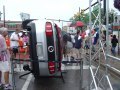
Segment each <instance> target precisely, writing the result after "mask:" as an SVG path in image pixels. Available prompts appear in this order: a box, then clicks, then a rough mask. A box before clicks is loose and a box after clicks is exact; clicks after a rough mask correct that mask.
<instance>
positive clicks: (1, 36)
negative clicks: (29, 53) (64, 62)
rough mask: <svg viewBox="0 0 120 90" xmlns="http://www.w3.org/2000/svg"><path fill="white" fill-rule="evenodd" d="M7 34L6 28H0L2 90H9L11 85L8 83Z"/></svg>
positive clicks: (8, 57)
mask: <svg viewBox="0 0 120 90" xmlns="http://www.w3.org/2000/svg"><path fill="white" fill-rule="evenodd" d="M7 34H8V32H7V28H4V27H2V28H0V87H2V86H4V90H8V89H9V90H11V89H12V87H11V85H10V84H9V71H10V53H9V50H8V49H7V45H6V41H5V37H6V36H7ZM2 73H4V81H5V83H4V84H3V83H2Z"/></svg>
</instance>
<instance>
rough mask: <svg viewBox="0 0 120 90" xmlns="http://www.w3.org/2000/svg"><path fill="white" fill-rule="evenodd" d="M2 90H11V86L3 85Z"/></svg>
mask: <svg viewBox="0 0 120 90" xmlns="http://www.w3.org/2000/svg"><path fill="white" fill-rule="evenodd" d="M4 90H12V86H11V85H10V84H8V85H4Z"/></svg>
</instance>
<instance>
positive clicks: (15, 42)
mask: <svg viewBox="0 0 120 90" xmlns="http://www.w3.org/2000/svg"><path fill="white" fill-rule="evenodd" d="M19 32H20V30H19V29H16V31H15V32H13V33H12V34H11V37H10V47H11V48H12V51H13V54H14V57H15V56H16V53H18V46H19V34H18V33H19Z"/></svg>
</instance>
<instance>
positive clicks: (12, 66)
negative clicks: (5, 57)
mask: <svg viewBox="0 0 120 90" xmlns="http://www.w3.org/2000/svg"><path fill="white" fill-rule="evenodd" d="M11 74H12V86H13V90H15V88H16V85H15V76H14V64H13V58H11Z"/></svg>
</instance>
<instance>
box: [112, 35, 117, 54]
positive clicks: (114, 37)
mask: <svg viewBox="0 0 120 90" xmlns="http://www.w3.org/2000/svg"><path fill="white" fill-rule="evenodd" d="M117 43H118V39H117V38H116V35H113V38H112V39H111V44H112V49H111V50H112V53H113V54H114V55H115V48H116V46H117Z"/></svg>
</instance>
